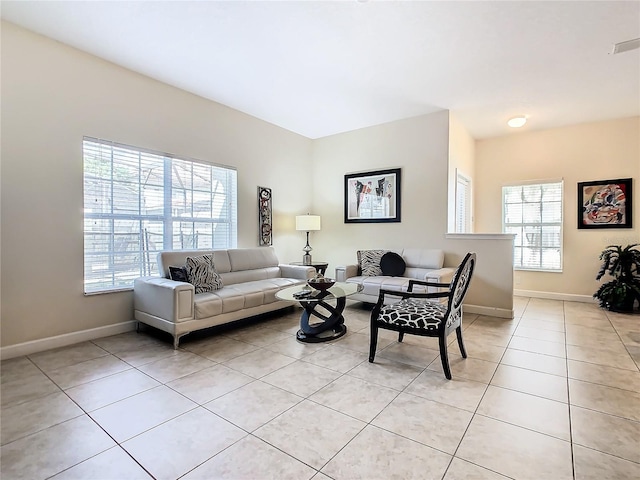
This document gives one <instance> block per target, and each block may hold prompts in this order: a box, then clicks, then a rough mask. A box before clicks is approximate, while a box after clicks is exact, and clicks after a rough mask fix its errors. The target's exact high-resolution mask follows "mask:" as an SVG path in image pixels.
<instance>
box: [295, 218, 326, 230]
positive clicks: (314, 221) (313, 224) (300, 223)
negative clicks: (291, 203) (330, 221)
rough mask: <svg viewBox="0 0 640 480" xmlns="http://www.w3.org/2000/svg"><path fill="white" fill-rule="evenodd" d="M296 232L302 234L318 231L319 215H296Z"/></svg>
mask: <svg viewBox="0 0 640 480" xmlns="http://www.w3.org/2000/svg"><path fill="white" fill-rule="evenodd" d="M296 230H300V231H303V232H311V231H313V230H320V215H296Z"/></svg>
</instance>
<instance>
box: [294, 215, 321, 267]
mask: <svg viewBox="0 0 640 480" xmlns="http://www.w3.org/2000/svg"><path fill="white" fill-rule="evenodd" d="M296 230H298V231H301V232H307V244H306V245H305V247H304V248H303V249H302V251H303V252H304V256H303V257H302V263H303V265H311V253H310V252H311V250H313V249H312V248H311V246H310V245H309V232H313V231H316V230H320V215H309V214H307V215H297V216H296Z"/></svg>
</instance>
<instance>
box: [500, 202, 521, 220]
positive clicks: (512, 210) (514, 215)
mask: <svg viewBox="0 0 640 480" xmlns="http://www.w3.org/2000/svg"><path fill="white" fill-rule="evenodd" d="M504 221H505V223H507V224H508V223H522V204H521V203H507V204H505V206H504Z"/></svg>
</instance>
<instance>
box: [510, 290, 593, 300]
mask: <svg viewBox="0 0 640 480" xmlns="http://www.w3.org/2000/svg"><path fill="white" fill-rule="evenodd" d="M513 295H514V296H516V297H532V298H546V299H548V300H564V301H565V302H582V303H598V301H597V300H596V299H595V298H593V297H592V296H591V295H576V294H574V293H556V292H539V291H537V290H514V291H513Z"/></svg>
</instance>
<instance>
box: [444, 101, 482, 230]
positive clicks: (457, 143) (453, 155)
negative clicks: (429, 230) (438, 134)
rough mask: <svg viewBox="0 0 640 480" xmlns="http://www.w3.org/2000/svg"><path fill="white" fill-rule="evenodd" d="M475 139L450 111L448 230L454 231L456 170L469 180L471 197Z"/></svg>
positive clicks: (472, 223) (472, 227)
mask: <svg viewBox="0 0 640 480" xmlns="http://www.w3.org/2000/svg"><path fill="white" fill-rule="evenodd" d="M475 147H476V143H475V140H474V139H473V137H472V136H471V135H469V132H467V129H466V128H465V127H464V125H462V123H460V120H458V118H457V117H456V116H455V115H454V114H453V113H451V114H450V115H449V194H448V203H449V205H448V211H449V214H448V217H449V218H448V223H447V229H448V231H449V232H455V231H456V185H457V182H458V176H457V174H458V172H459V173H461V174H463V175H464V176H465V177H467V178H469V179H470V180H471V195H472V198H473V189H474V184H475V180H474V176H475ZM471 212H472V215H471V232H473V231H474V222H473V200H472V201H471Z"/></svg>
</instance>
